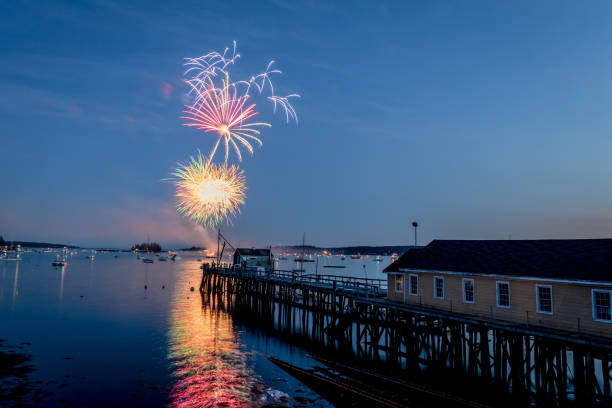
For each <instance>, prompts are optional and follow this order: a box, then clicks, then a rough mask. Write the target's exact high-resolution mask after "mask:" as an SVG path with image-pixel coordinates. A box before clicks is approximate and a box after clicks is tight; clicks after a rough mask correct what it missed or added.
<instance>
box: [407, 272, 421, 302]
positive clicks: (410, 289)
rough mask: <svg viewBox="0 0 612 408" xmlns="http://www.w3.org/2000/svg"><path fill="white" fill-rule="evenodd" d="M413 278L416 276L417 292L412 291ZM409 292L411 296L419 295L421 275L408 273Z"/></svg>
mask: <svg viewBox="0 0 612 408" xmlns="http://www.w3.org/2000/svg"><path fill="white" fill-rule="evenodd" d="M412 278H416V293H414V292H412ZM408 294H409V295H410V296H419V275H417V274H414V273H411V274H410V275H408Z"/></svg>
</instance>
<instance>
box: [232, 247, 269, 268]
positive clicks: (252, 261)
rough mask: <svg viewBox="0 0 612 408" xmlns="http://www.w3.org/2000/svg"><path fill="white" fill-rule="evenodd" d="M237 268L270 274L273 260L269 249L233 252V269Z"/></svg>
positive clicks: (249, 249) (244, 249)
mask: <svg viewBox="0 0 612 408" xmlns="http://www.w3.org/2000/svg"><path fill="white" fill-rule="evenodd" d="M237 265H238V266H239V267H240V268H245V269H246V270H256V271H262V269H261V268H263V271H265V272H272V271H273V270H274V258H273V256H272V251H271V250H270V249H257V248H238V249H236V251H235V252H234V267H236V266H237Z"/></svg>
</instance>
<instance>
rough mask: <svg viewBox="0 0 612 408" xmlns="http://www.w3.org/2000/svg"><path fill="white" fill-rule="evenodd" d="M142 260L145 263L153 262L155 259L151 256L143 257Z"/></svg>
mask: <svg viewBox="0 0 612 408" xmlns="http://www.w3.org/2000/svg"><path fill="white" fill-rule="evenodd" d="M142 262H144V263H153V262H155V261H153V260H152V259H151V258H143V259H142Z"/></svg>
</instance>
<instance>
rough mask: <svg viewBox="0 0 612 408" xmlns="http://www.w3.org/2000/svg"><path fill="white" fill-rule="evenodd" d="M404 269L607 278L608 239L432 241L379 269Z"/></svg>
mask: <svg viewBox="0 0 612 408" xmlns="http://www.w3.org/2000/svg"><path fill="white" fill-rule="evenodd" d="M406 269H420V270H432V271H448V272H465V273H474V274H487V275H505V276H517V277H531V278H544V279H563V280H583V281H597V282H612V239H558V240H552V239H546V240H505V241H470V240H462V241H458V240H434V241H432V242H431V243H430V244H429V245H427V246H426V247H423V248H418V249H411V250H408V251H406V252H405V253H404V254H403V255H402V256H401V257H399V258H398V259H397V260H396V261H395V262H393V263H392V264H391V265H389V266H388V267H387V268H385V270H384V272H402V271H405V270H406Z"/></svg>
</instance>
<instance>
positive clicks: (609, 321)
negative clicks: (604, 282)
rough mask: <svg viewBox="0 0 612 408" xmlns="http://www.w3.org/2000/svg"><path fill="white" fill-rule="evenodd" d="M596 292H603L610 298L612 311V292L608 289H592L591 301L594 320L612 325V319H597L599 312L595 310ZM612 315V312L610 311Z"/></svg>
mask: <svg viewBox="0 0 612 408" xmlns="http://www.w3.org/2000/svg"><path fill="white" fill-rule="evenodd" d="M595 292H603V293H607V294H608V295H609V296H610V301H611V304H610V309H612V290H606V289H594V288H593V289H591V299H592V303H593V320H594V321H596V322H602V323H612V319H610V320H603V319H598V318H597V310H596V309H595ZM610 315H612V310H610Z"/></svg>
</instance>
